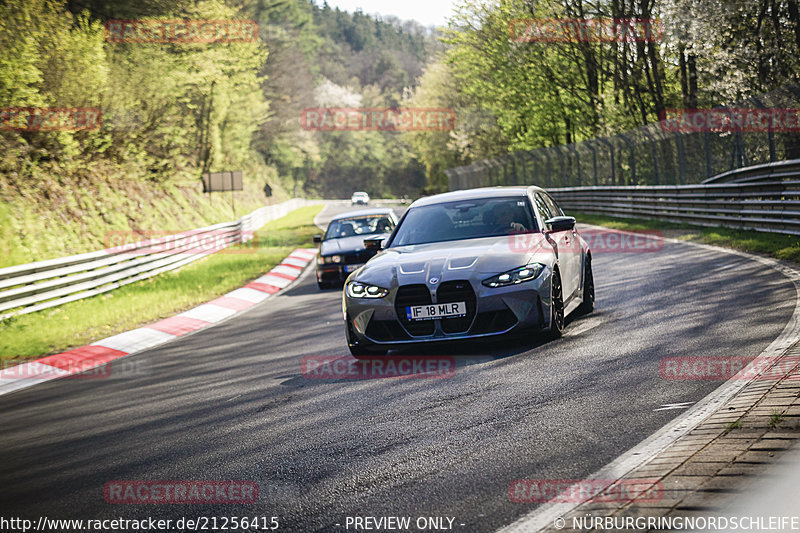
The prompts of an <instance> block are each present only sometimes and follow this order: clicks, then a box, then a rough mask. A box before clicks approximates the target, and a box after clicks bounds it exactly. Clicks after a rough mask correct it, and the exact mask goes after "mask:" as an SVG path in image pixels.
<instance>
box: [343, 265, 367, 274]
mask: <svg viewBox="0 0 800 533" xmlns="http://www.w3.org/2000/svg"><path fill="white" fill-rule="evenodd" d="M363 266H364V265H363V264H361V265H345V266H344V271H345V272H353V271H355V270H358V269H359V268H361V267H363Z"/></svg>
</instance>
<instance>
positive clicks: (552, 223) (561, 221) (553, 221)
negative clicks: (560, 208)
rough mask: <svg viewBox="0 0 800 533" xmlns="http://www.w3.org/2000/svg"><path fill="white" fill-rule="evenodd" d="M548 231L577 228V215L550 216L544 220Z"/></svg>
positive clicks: (555, 231)
mask: <svg viewBox="0 0 800 533" xmlns="http://www.w3.org/2000/svg"><path fill="white" fill-rule="evenodd" d="M544 224H545V226H547V231H548V233H558V232H559V231H572V230H573V229H575V217H567V216H559V217H553V218H549V219H547V220H545V221H544Z"/></svg>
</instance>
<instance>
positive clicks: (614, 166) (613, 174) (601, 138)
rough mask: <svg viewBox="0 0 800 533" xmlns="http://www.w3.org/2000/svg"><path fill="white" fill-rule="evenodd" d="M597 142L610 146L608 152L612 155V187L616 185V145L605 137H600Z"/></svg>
mask: <svg viewBox="0 0 800 533" xmlns="http://www.w3.org/2000/svg"><path fill="white" fill-rule="evenodd" d="M597 140H598V141H600V142H601V143H603V144H605V145H606V146H608V152H609V153H610V154H611V185H616V184H617V179H616V173H617V168H616V167H617V165H616V164H615V163H614V144H613V143H612V142H611V141H609V140H608V139H606V138H605V137H600V138H598V139H597Z"/></svg>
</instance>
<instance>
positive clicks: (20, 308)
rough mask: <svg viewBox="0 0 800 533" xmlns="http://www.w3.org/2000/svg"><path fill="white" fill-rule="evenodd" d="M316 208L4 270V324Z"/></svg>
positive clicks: (268, 209)
mask: <svg viewBox="0 0 800 533" xmlns="http://www.w3.org/2000/svg"><path fill="white" fill-rule="evenodd" d="M314 203H319V202H315V201H309V200H304V199H299V198H295V199H293V200H289V201H287V202H283V203H281V204H277V205H271V206H265V207H261V208H259V209H256V210H255V211H253V212H252V213H249V214H247V215H245V216H243V217H242V218H240V219H239V220H236V221H234V222H222V223H220V224H214V225H213V226H207V227H205V228H199V229H194V230H190V231H187V232H183V233H179V234H175V235H168V236H164V237H160V238H156V239H148V240H145V241H139V242H136V243H130V244H124V245H121V246H115V247H111V248H106V249H104V250H98V251H96V252H89V253H84V254H78V255H72V256H69V257H60V258H57V259H47V260H45V261H37V262H35V263H28V264H25V265H16V266H11V267H7V268H0V320H2V319H5V318H8V317H10V316H14V315H21V314H27V313H33V312H35V311H40V310H42V309H47V308H49V307H55V306H58V305H62V304H65V303H68V302H74V301H76V300H81V299H83V298H88V297H90V296H95V295H98V294H102V293H104V292H108V291H110V290H113V289H116V288H118V287H122V286H123V285H127V284H129V283H133V282H136V281H139V280H142V279H146V278H149V277H151V276H155V275H156V274H160V273H162V272H167V271H169V270H175V269H177V268H180V267H182V266H184V265H186V264H188V263H191V262H193V261H197V260H198V259H201V258H203V257H205V256H207V255H210V254H211V253H214V252H216V251H219V250H221V249H224V248H227V247H229V246H231V245H232V244H236V243H243V242H248V241H249V240H251V239H252V236H253V233H254V232H255V231H256V230H258V229H259V228H261V227H262V226H263V225H264V224H266V223H267V222H269V221H270V220H274V219H276V218H280V217H282V216H284V215H286V214H287V213H289V212H290V211H293V210H295V209H297V208H299V207H303V206H305V205H311V204H314ZM209 242H211V249H210V250H209Z"/></svg>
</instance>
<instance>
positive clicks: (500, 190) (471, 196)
mask: <svg viewBox="0 0 800 533" xmlns="http://www.w3.org/2000/svg"><path fill="white" fill-rule="evenodd" d="M543 190H544V189H542V188H541V187H536V186H533V185H531V186H523V185H519V186H511V187H481V188H479V189H466V190H463V191H451V192H445V193H442V194H436V195H434V196H426V197H424V198H420V199H419V200H417V201H415V202H414V203H412V204H411V205H410V206H408V207H409V209H411V208H412V207H419V206H422V205H431V204H440V203H444V202H458V201H460V200H478V199H483V198H498V197H503V196H512V197H513V196H526V195H527V194H528V192H531V191H543Z"/></svg>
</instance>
